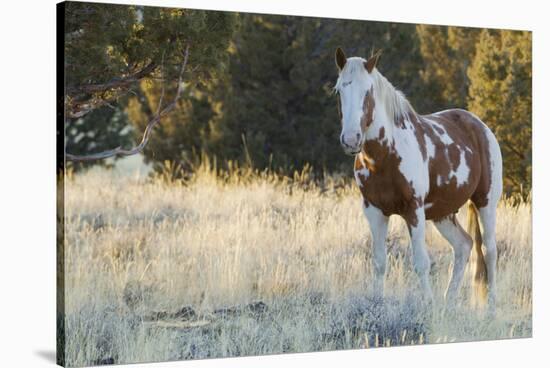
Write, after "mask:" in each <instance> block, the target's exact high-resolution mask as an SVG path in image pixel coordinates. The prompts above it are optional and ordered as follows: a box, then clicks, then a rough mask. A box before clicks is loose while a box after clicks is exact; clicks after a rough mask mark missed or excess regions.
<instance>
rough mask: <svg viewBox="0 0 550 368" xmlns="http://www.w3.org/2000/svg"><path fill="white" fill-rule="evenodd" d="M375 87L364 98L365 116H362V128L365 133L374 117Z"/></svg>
mask: <svg viewBox="0 0 550 368" xmlns="http://www.w3.org/2000/svg"><path fill="white" fill-rule="evenodd" d="M372 93H373V87H371V89H370V91H369V92H368V93H367V95H366V96H365V98H364V99H363V116H362V117H361V130H362V132H363V133H364V132H365V131H366V130H367V128H368V127H369V126H370V125H371V124H372V121H373V119H374V96H373V95H372Z"/></svg>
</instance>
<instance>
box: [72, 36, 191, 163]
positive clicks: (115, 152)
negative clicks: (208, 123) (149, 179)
mask: <svg viewBox="0 0 550 368" xmlns="http://www.w3.org/2000/svg"><path fill="white" fill-rule="evenodd" d="M188 58H189V45H187V47H186V48H185V51H184V53H183V63H182V65H181V69H180V73H179V77H178V88H177V91H176V96H175V97H174V100H173V101H172V102H171V103H169V104H168V105H166V106H165V107H164V108H162V109H161V108H160V104H161V103H162V96H161V101H159V109H158V110H157V113H156V114H155V116H154V117H153V118H152V119H151V120H150V121H149V122H148V123H147V126H146V127H145V131H144V133H143V137H142V138H141V142H140V144H139V145H137V146H136V147H134V148H132V149H129V150H126V149H122V148H121V147H116V148H113V149H111V150H107V151H103V152H98V153H94V154H91V155H83V156H79V155H72V154H70V153H66V154H65V157H66V159H67V160H69V161H94V160H101V159H105V158H108V157H114V156H131V155H135V154H137V153H140V152H142V151H143V149H144V148H145V146H146V145H147V143H148V142H149V137H150V135H151V131H152V130H153V128H154V127H155V125H156V124H157V123H158V122H159V121H160V120H161V119H162V117H163V116H165V115H166V114H168V113H169V112H171V111H172V110H173V109H174V108H175V107H176V104H177V102H178V100H179V98H180V96H181V93H182V91H183V73H184V71H185V67H186V65H187V60H188Z"/></svg>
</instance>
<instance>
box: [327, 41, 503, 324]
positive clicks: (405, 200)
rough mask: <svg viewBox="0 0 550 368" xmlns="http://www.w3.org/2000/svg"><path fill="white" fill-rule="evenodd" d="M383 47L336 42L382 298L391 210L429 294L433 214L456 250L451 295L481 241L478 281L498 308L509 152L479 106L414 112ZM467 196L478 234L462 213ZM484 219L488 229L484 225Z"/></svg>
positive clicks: (342, 102)
mask: <svg viewBox="0 0 550 368" xmlns="http://www.w3.org/2000/svg"><path fill="white" fill-rule="evenodd" d="M378 59H379V54H376V55H374V56H372V57H371V58H370V59H368V60H365V59H363V58H360V57H351V58H346V56H345V54H344V52H343V51H342V50H341V49H340V48H338V49H337V50H336V65H337V67H338V70H339V76H338V81H337V83H336V86H335V90H336V91H337V93H338V94H339V98H338V105H339V111H340V118H341V121H342V134H341V136H340V142H341V144H342V147H343V148H344V151H345V152H346V153H347V154H350V155H354V156H355V170H354V172H355V178H356V181H357V184H358V186H359V188H360V190H361V193H362V197H363V207H364V212H365V215H366V218H367V220H368V222H369V225H370V229H371V232H372V239H373V268H374V292H375V295H377V296H381V295H382V294H383V289H384V277H385V271H386V247H385V239H386V232H387V227H388V218H389V216H390V215H399V216H401V217H403V218H404V219H405V221H406V223H407V227H408V229H409V233H410V236H411V243H412V254H413V263H414V270H415V271H416V273H417V275H418V276H419V279H420V284H421V287H422V290H423V292H424V296H425V297H426V298H427V299H428V300H429V301H432V300H433V294H432V291H431V287H430V283H429V278H428V277H429V269H430V260H429V257H428V253H427V251H426V246H425V239H424V238H425V226H426V220H432V221H433V222H434V224H435V226H436V227H437V229H438V230H439V232H440V233H441V235H443V237H444V238H445V239H447V241H448V242H449V243H450V244H451V246H452V248H453V253H454V262H453V270H452V275H451V278H450V280H449V284H448V287H447V290H446V292H445V299H446V303H447V306H448V307H452V306H454V305H455V303H456V298H457V294H458V291H459V287H460V284H461V282H462V278H463V275H464V270H465V267H466V264H467V262H468V258H469V255H470V251H471V249H472V247H473V246H475V249H476V253H477V259H478V261H477V264H476V271H475V277H474V280H477V284H479V285H477V288H479V287H481V290H484V291H485V292H486V293H488V302H489V312H490V313H491V314H494V312H495V299H496V295H495V292H496V290H495V289H496V263H497V248H496V240H495V220H496V207H497V202H498V200H499V198H500V196H501V193H502V157H501V153H500V148H499V145H498V142H497V140H496V138H495V136H494V135H493V133H492V132H491V131H490V130H489V128H488V127H487V126H486V125H485V124H484V123H483V122H482V121H481V120H480V119H479V118H478V117H476V116H475V115H474V114H472V113H470V112H468V111H465V110H460V109H451V110H445V111H441V112H437V113H434V114H430V115H419V114H417V113H416V112H415V111H414V109H413V108H412V106H411V105H410V104H409V102H408V101H407V99H406V98H405V97H404V95H403V94H402V93H401V92H399V91H397V90H396V89H395V88H394V87H393V86H392V85H391V83H390V82H388V80H387V79H386V78H385V77H384V76H383V75H382V74H380V72H379V71H378V70H377V69H376V65H377V62H378ZM467 201H470V202H469V207H468V217H469V223H470V225H471V226H469V227H470V229H469V231H470V233H472V236H473V238H474V239H473V240H472V237H471V236H470V235H469V234H468V233H467V232H466V231H465V230H464V229H463V228H462V226H461V225H460V224H459V222H458V221H457V218H456V213H457V211H458V209H459V208H460V207H461V206H462V205H464V204H465V203H466V202H467ZM478 219H479V221H480V222H481V230H480V228H479V222H478Z"/></svg>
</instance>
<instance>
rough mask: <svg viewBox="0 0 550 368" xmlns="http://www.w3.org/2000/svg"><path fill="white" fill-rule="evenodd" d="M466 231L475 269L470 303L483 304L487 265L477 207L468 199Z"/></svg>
mask: <svg viewBox="0 0 550 368" xmlns="http://www.w3.org/2000/svg"><path fill="white" fill-rule="evenodd" d="M467 218H468V233H469V234H470V236H471V237H472V239H473V241H474V249H475V258H474V260H473V261H475V269H474V274H473V278H472V303H473V304H475V305H480V304H485V303H486V302H487V287H488V282H487V265H486V264H485V258H484V257H483V251H482V250H481V243H482V238H481V231H480V229H479V220H478V214H477V209H476V207H475V205H474V204H473V203H472V202H471V201H470V202H469V203H468V216H467Z"/></svg>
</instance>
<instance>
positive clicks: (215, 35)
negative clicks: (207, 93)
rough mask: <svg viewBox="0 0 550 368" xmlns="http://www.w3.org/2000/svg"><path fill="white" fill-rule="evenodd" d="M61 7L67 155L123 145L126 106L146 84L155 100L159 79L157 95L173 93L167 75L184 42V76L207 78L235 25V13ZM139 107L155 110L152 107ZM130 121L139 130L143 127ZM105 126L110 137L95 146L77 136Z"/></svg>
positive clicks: (98, 132) (174, 69) (175, 68)
mask: <svg viewBox="0 0 550 368" xmlns="http://www.w3.org/2000/svg"><path fill="white" fill-rule="evenodd" d="M65 13H66V14H65V77H66V78H65V79H66V86H65V105H66V110H67V111H66V115H67V120H66V122H65V125H66V131H67V132H68V134H67V135H66V137H67V142H66V145H67V151H68V152H71V153H73V154H74V153H76V154H79V153H82V154H85V153H91V152H90V151H88V149H94V151H102V150H104V149H106V148H114V147H116V146H119V145H121V144H122V145H125V144H127V143H128V142H129V140H130V136H128V134H127V132H128V131H129V128H128V119H127V115H128V114H127V113H126V112H127V111H126V110H127V109H126V108H127V106H128V105H129V104H135V102H136V98H137V99H138V101H145V99H144V98H143V95H144V94H145V95H147V94H148V93H147V91H145V90H146V89H147V88H152V90H151V91H159V93H158V94H157V95H156V96H152V95H151V93H149V97H150V99H151V98H153V97H156V98H157V102H156V103H157V104H158V101H159V100H160V95H161V92H160V91H162V88H161V87H160V85H164V86H165V87H166V89H165V97H164V101H166V100H168V99H169V98H170V96H174V93H175V90H176V88H177V86H174V83H173V82H172V81H176V80H177V75H178V73H179V69H180V67H181V64H182V62H183V59H184V50H185V49H186V48H187V47H189V60H188V68H187V70H188V72H187V73H186V74H185V75H184V80H185V82H186V83H188V84H190V85H192V84H195V83H200V81H201V80H202V79H205V78H208V77H209V76H210V75H211V74H212V72H213V71H214V70H216V69H218V68H220V67H221V66H223V60H224V57H225V55H226V48H227V44H228V42H229V39H230V38H231V35H232V33H233V30H234V28H235V14H234V13H226V12H215V11H203V10H187V9H174V8H159V7H140V6H128V5H113V4H96V3H73V2H68V3H67V4H66V6H65ZM161 79H162V80H161ZM142 89H145V90H142ZM136 95H137V96H138V97H135V96H136ZM188 96H189V95H188ZM179 107H180V108H183V107H185V102H182V103H181V104H180V106H179ZM97 109H100V111H99V110H98V112H93V113H92V112H91V111H94V110H97ZM134 110H135V109H134ZM144 110H146V111H155V110H153V109H152V108H151V106H148V107H144ZM134 112H135V111H134ZM135 115H136V114H133V115H132V117H136V116H135ZM101 118H105V119H106V120H105V121H99V119H101ZM142 120H143V119H142ZM137 127H138V128H140V129H134V132H135V133H136V134H137V135H139V136H140V135H141V134H142V132H143V129H142V128H143V125H139V124H137ZM106 129H107V131H108V135H109V137H110V139H105V140H102V141H99V140H97V141H96V144H95V145H90V144H89V142H87V140H86V139H82V137H96V138H95V139H97V138H99V137H103V136H104V135H105V134H107V132H106ZM139 138H141V137H139ZM114 142H117V143H116V144H114V145H111V144H112V143H114ZM94 163H96V162H94Z"/></svg>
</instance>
